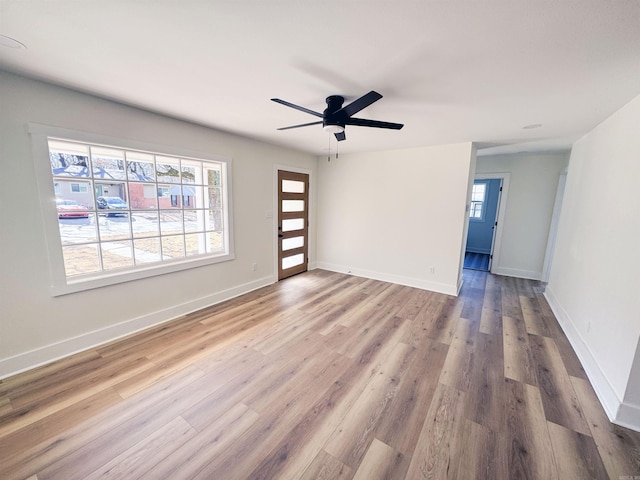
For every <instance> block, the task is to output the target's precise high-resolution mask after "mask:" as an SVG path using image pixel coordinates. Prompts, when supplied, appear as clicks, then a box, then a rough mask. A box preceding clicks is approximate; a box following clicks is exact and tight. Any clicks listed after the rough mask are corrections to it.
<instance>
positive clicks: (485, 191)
mask: <svg viewBox="0 0 640 480" xmlns="http://www.w3.org/2000/svg"><path fill="white" fill-rule="evenodd" d="M502 190H503V178H498V177H497V178H489V177H484V176H483V177H482V178H479V176H476V179H475V181H474V182H473V190H472V192H471V204H470V209H469V228H468V230H467V231H468V233H467V244H466V248H465V255H464V268H466V269H471V270H481V271H487V272H489V271H491V264H492V261H493V253H494V247H495V243H496V241H495V240H496V233H497V227H498V210H499V206H500V197H501V194H502Z"/></svg>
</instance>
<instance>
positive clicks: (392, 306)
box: [0, 270, 640, 480]
mask: <svg viewBox="0 0 640 480" xmlns="http://www.w3.org/2000/svg"><path fill="white" fill-rule="evenodd" d="M541 292H542V285H541V284H539V283H538V282H532V281H527V280H520V279H515V278H508V277H499V276H493V275H491V274H488V273H486V272H478V271H465V283H464V287H463V291H462V292H461V295H460V296H459V297H452V296H447V295H441V294H437V293H433V292H427V291H423V290H418V289H414V288H409V287H403V286H399V285H393V284H389V283H384V282H379V281H375V280H368V279H363V278H358V277H353V276H348V275H341V274H337V273H331V272H326V271H322V270H314V271H312V272H307V273H305V274H301V275H298V276H295V277H292V278H289V279H287V280H285V281H282V282H279V283H277V284H275V285H272V286H269V287H266V288H263V289H261V290H258V291H255V292H252V293H250V294H247V295H244V296H243V297H239V298H236V299H233V300H230V301H228V302H224V303H221V304H219V305H216V306H214V307H211V308H207V309H204V310H202V311H199V312H196V313H193V314H190V315H187V316H184V317H182V318H179V319H176V320H174V321H172V322H169V323H166V324H164V325H162V326H159V327H156V328H153V329H150V330H148V331H145V332H143V333H140V334H136V335H133V336H131V337H128V338H126V339H123V340H120V341H117V342H113V343H111V344H108V345H104V346H101V347H99V348H96V349H93V350H90V351H86V352H83V353H80V354H78V355H75V356H73V357H69V358H66V359H64V360H61V361H58V362H55V363H53V364H51V365H47V366H45V367H42V368H38V369H35V370H32V371H29V372H26V373H23V374H20V375H17V376H15V377H12V378H8V379H5V380H3V381H1V382H0V478H1V479H3V480H13V479H16V480H24V479H29V480H46V479H60V480H74V479H82V480H87V479H88V480H95V479H126V480H134V479H151V480H158V479H180V480H181V479H208V480H211V479H222V480H240V479H314V480H315V479H326V480H334V479H335V480H342V479H344V480H348V479H357V480H360V479H366V480H374V479H393V480H401V479H408V480H418V479H473V480H479V479H480V480H482V479H491V480H493V479H505V480H507V479H543V480H547V479H587V478H593V479H606V478H610V479H615V480H619V479H620V478H634V476H635V478H640V433H636V432H632V431H630V430H627V429H624V428H621V427H617V426H615V425H612V424H610V423H609V421H608V420H607V418H606V416H605V414H604V412H603V410H602V408H601V407H600V405H599V403H598V401H597V399H596V397H595V394H594V392H593V390H592V388H591V386H590V384H589V381H588V380H587V378H586V376H585V374H584V371H583V370H582V368H581V366H580V363H579V361H578V360H577V358H576V357H575V354H574V352H573V351H572V350H571V347H570V346H569V343H568V342H567V340H566V338H565V337H564V335H563V333H562V331H561V329H560V327H559V326H558V324H557V322H556V320H555V318H554V317H553V314H552V313H551V311H550V309H549V307H548V305H547V304H546V302H545V300H544V297H543V296H542V294H541Z"/></svg>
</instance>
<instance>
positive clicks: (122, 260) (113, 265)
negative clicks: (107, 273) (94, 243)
mask: <svg viewBox="0 0 640 480" xmlns="http://www.w3.org/2000/svg"><path fill="white" fill-rule="evenodd" d="M100 249H101V251H102V268H103V269H104V270H115V269H117V268H129V267H132V266H133V252H132V250H131V241H123V242H101V243H100Z"/></svg>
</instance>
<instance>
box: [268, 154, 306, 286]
mask: <svg viewBox="0 0 640 480" xmlns="http://www.w3.org/2000/svg"><path fill="white" fill-rule="evenodd" d="M279 170H284V171H286V172H295V173H304V174H306V175H309V206H308V209H309V211H308V216H309V218H308V220H309V227H308V229H307V241H308V250H307V255H308V257H309V261H308V263H307V271H309V270H313V269H315V268H316V261H315V258H316V256H315V241H314V239H315V228H314V226H315V208H314V205H315V201H314V200H315V183H314V182H315V178H314V176H313V170H311V169H309V168H302V167H294V166H292V165H284V164H274V165H273V204H272V210H271V211H267V212H265V216H266V217H268V218H271V219H272V222H271V231H272V232H273V235H272V237H271V238H272V242H273V244H272V252H273V275H272V278H273V283H276V282H278V281H279V280H278V207H279V205H278V187H279V185H278V171H279Z"/></svg>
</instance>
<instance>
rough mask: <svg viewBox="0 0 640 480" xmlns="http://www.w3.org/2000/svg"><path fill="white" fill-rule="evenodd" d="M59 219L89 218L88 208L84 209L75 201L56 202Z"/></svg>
mask: <svg viewBox="0 0 640 480" xmlns="http://www.w3.org/2000/svg"><path fill="white" fill-rule="evenodd" d="M56 207H57V209H58V218H89V212H88V211H87V207H83V206H82V205H80V204H79V203H78V202H76V201H75V200H60V199H58V200H56Z"/></svg>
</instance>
